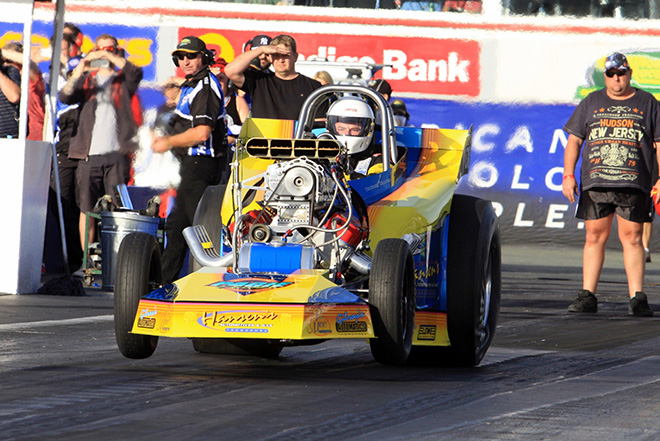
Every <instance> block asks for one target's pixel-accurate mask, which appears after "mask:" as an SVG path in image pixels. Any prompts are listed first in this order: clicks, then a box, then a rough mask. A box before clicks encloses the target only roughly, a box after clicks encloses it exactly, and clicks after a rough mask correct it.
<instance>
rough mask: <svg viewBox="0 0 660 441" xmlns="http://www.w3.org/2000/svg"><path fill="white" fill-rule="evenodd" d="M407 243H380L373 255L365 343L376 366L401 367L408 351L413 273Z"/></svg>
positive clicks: (410, 335)
mask: <svg viewBox="0 0 660 441" xmlns="http://www.w3.org/2000/svg"><path fill="white" fill-rule="evenodd" d="M414 269H415V268H414V263H413V257H412V254H411V252H410V247H409V246H408V243H407V242H406V241H404V240H401V239H383V240H381V241H380V242H378V245H377V246H376V250H375V251H374V258H373V261H372V264H371V274H370V276H369V303H370V304H371V306H372V309H371V311H372V317H373V323H374V333H375V334H376V338H372V339H370V340H369V344H370V346H371V353H372V354H373V356H374V358H375V359H376V361H377V362H379V363H382V364H388V365H398V366H400V365H403V364H405V362H406V360H407V359H408V355H409V354H410V348H411V347H412V338H413V329H414V326H415V273H414Z"/></svg>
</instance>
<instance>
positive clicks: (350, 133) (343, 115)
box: [325, 96, 374, 155]
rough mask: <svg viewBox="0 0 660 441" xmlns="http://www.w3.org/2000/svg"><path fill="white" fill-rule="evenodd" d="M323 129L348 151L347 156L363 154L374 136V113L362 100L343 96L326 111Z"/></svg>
mask: <svg viewBox="0 0 660 441" xmlns="http://www.w3.org/2000/svg"><path fill="white" fill-rule="evenodd" d="M325 127H326V129H328V132H330V133H331V134H332V135H334V136H335V138H337V140H338V141H339V142H341V143H342V144H344V145H345V146H346V148H347V149H348V154H349V155H353V154H355V153H360V152H363V151H365V150H366V149H367V147H369V144H370V143H371V138H372V136H373V134H374V112H373V110H371V107H369V105H368V104H367V103H366V102H365V101H364V100H362V99H360V98H358V97H355V96H345V97H343V98H340V99H339V100H337V101H335V102H334V103H333V104H332V105H331V106H330V109H328V113H327V114H326V118H325Z"/></svg>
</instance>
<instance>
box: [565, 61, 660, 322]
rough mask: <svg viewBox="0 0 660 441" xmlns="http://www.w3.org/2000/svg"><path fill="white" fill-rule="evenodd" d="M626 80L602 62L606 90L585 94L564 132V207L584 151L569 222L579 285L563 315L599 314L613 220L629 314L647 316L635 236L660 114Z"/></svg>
mask: <svg viewBox="0 0 660 441" xmlns="http://www.w3.org/2000/svg"><path fill="white" fill-rule="evenodd" d="M631 75H632V69H631V68H630V65H629V64H628V60H627V59H626V57H625V56H624V55H623V54H620V53H613V54H612V55H610V56H609V57H607V59H606V61H605V89H602V90H598V91H595V92H593V93H591V94H589V96H587V97H586V98H585V99H584V100H583V101H582V102H581V103H580V104H579V105H578V107H577V109H575V111H574V112H573V115H572V116H571V117H570V119H569V120H568V122H567V123H566V125H565V126H564V130H565V131H566V132H568V133H569V137H568V142H567V144H566V151H565V154H564V179H563V185H562V192H563V194H564V196H566V198H568V200H569V201H570V202H571V203H573V202H575V196H576V195H578V185H577V181H576V179H575V175H574V173H575V166H576V164H577V160H578V158H579V157H580V150H582V145H583V143H584V149H583V150H582V170H581V173H580V175H581V176H580V177H581V180H580V181H581V184H580V192H579V195H580V198H579V202H578V209H577V214H576V216H577V217H578V218H580V219H584V220H585V222H584V224H585V229H586V241H585V245H584V253H583V259H584V261H583V282H582V283H583V285H582V290H580V292H579V294H578V298H577V299H576V300H575V301H574V302H573V303H572V304H571V305H570V306H569V308H568V310H569V312H591V313H594V312H597V311H598V302H597V300H596V296H595V294H596V288H597V286H598V279H599V278H600V273H601V271H602V268H603V261H604V259H605V244H606V242H607V239H608V237H609V235H610V229H611V226H612V220H613V218H614V214H615V213H616V215H617V224H618V229H619V239H620V241H621V244H622V245H623V261H624V266H625V269H626V275H627V276H628V290H629V295H630V304H629V306H628V313H629V314H630V315H636V316H645V317H648V316H651V315H653V311H652V310H651V308H650V307H649V305H648V300H647V297H646V294H645V293H644V291H643V284H644V263H645V262H644V260H645V256H644V247H643V245H642V230H643V224H644V222H648V220H649V215H650V211H651V198H650V197H649V194H650V191H651V187H652V186H653V187H655V188H656V189H660V180H659V181H657V182H651V172H652V166H653V156H654V155H656V154H657V147H658V145H660V106H659V105H658V101H657V100H656V99H655V98H654V97H653V95H651V94H649V93H648V92H645V91H643V90H639V89H636V88H633V87H632V86H631V85H630V81H631ZM585 140H586V142H585ZM654 147H655V149H654ZM656 197H658V196H656Z"/></svg>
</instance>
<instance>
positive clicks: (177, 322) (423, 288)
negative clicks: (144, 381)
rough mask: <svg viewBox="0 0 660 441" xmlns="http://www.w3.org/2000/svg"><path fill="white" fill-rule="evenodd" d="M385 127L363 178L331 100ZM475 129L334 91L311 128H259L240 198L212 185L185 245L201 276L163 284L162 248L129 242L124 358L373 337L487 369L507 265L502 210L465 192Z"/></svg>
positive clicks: (122, 256)
mask: <svg viewBox="0 0 660 441" xmlns="http://www.w3.org/2000/svg"><path fill="white" fill-rule="evenodd" d="M346 95H352V96H356V97H360V98H361V99H364V100H365V101H367V102H369V103H370V105H371V106H372V107H373V109H374V112H375V114H376V115H377V120H378V123H379V124H378V125H377V130H376V132H375V136H374V142H375V145H376V146H378V147H377V148H378V149H380V155H381V159H382V164H383V166H382V168H381V171H380V172H378V173H370V174H368V175H366V176H359V177H357V178H356V177H355V176H354V175H353V174H352V173H351V170H350V165H349V164H348V159H347V151H346V148H345V145H342V143H341V142H339V141H338V140H337V139H336V138H335V137H333V136H332V135H330V134H328V133H324V130H323V129H318V128H315V116H316V114H317V111H318V110H319V109H320V108H322V107H323V105H324V103H327V102H328V100H333V99H336V98H337V97H340V96H346ZM470 138H471V130H450V129H427V128H424V129H419V128H413V127H395V125H394V119H393V114H392V109H391V108H390V106H389V104H388V103H387V102H386V101H385V100H384V99H383V98H382V96H381V95H380V94H378V93H377V92H374V91H373V90H371V89H368V88H366V87H361V86H346V85H331V86H325V87H322V88H320V89H318V90H317V91H315V92H314V93H312V94H311V95H310V96H309V97H308V99H307V100H306V102H305V104H304V105H303V108H302V110H301V112H300V116H299V119H298V121H297V122H296V121H282V120H266V119H249V120H248V121H246V123H245V124H244V126H243V130H242V132H241V135H240V140H239V142H238V144H237V148H236V152H235V155H234V160H233V162H232V175H231V178H230V181H229V183H228V184H227V185H226V186H225V185H222V186H216V187H209V188H208V189H207V191H206V193H205V194H204V197H203V198H202V200H201V201H200V204H199V207H198V210H197V215H196V219H197V222H196V225H195V226H193V227H190V228H188V229H187V230H186V231H185V232H184V235H185V237H186V241H187V242H188V245H189V247H190V251H191V255H192V256H193V257H194V260H195V262H196V267H197V268H198V269H197V270H196V271H194V272H191V273H190V274H188V275H187V276H186V277H183V278H182V279H180V280H177V281H176V282H175V283H173V284H168V285H164V286H163V284H162V275H161V266H160V251H159V246H158V243H157V241H156V239H155V237H153V236H151V235H149V234H146V233H133V234H131V235H128V236H127V237H126V238H124V240H123V242H122V244H121V246H120V249H119V252H118V255H117V261H116V265H115V268H116V277H115V281H116V282H115V297H114V298H115V332H116V337H117V343H118V346H119V349H120V351H121V353H122V354H123V355H124V356H126V357H129V358H145V357H149V356H150V355H151V354H152V353H153V352H154V350H155V348H156V344H157V342H158V338H159V337H185V338H190V339H192V342H193V346H194V348H195V349H196V350H198V351H200V352H210V353H227V354H236V353H249V354H255V355H260V356H267V357H276V356H277V355H278V354H279V353H280V351H281V350H282V348H283V347H286V346H292V345H301V344H313V343H321V342H323V341H325V340H328V339H344V338H358V339H366V340H368V342H369V345H370V347H371V351H372V354H373V356H374V358H375V359H376V361H378V362H380V363H383V364H391V365H403V364H405V363H406V362H407V361H408V360H409V358H410V357H411V354H412V355H413V356H415V357H416V358H420V357H421V358H425V359H427V360H429V361H431V362H438V363H447V364H452V365H463V366H473V365H477V364H479V362H480V361H481V359H482V358H483V356H484V354H485V353H486V351H487V349H488V347H489V346H490V343H491V341H492V339H493V335H494V332H495V328H496V324H497V317H498V313H499V306H500V291H501V257H500V255H501V253H500V237H499V226H498V221H497V216H496V214H495V211H494V210H493V208H492V206H491V204H490V202H489V201H485V200H482V199H478V198H474V197H470V196H465V195H457V194H454V189H455V187H456V184H457V182H458V180H459V179H460V178H461V177H462V176H464V175H465V174H467V172H468V170H469V163H470Z"/></svg>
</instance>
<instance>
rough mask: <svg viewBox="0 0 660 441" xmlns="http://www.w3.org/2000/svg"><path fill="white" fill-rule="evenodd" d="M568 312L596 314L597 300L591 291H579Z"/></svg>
mask: <svg viewBox="0 0 660 441" xmlns="http://www.w3.org/2000/svg"><path fill="white" fill-rule="evenodd" d="M568 312H589V313H594V312H598V299H596V296H595V295H593V293H592V292H591V291H589V290H586V289H581V290H580V292H579V293H578V297H577V299H575V301H574V302H573V303H571V306H569V307H568Z"/></svg>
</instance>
